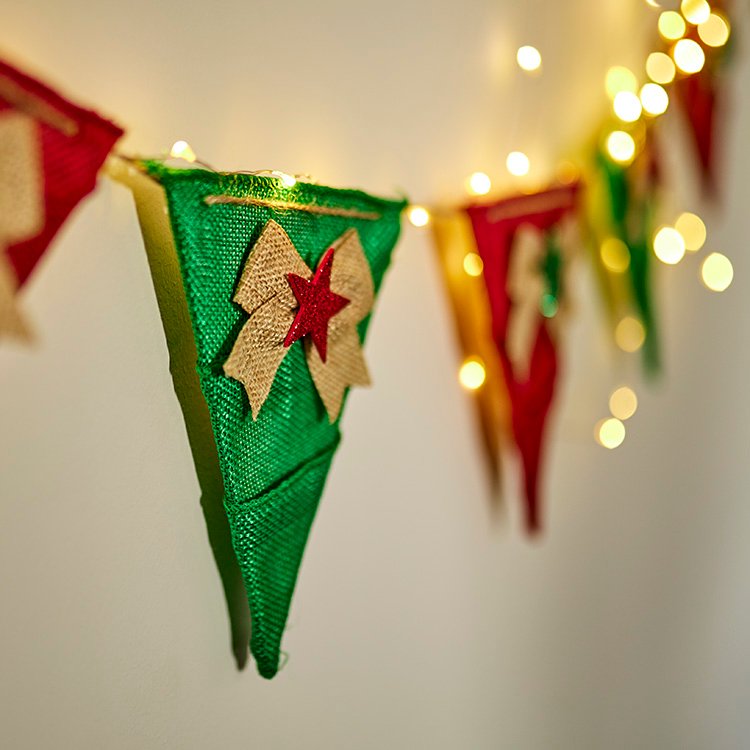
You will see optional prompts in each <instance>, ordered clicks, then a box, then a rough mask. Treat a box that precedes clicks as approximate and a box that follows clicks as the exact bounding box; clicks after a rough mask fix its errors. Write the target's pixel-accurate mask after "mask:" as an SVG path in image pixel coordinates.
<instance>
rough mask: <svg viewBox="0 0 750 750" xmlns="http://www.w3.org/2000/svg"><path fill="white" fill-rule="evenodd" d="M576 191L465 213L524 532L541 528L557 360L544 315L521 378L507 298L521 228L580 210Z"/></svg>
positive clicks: (543, 225) (547, 225) (545, 225)
mask: <svg viewBox="0 0 750 750" xmlns="http://www.w3.org/2000/svg"><path fill="white" fill-rule="evenodd" d="M577 194H578V186H577V185H576V186H572V187H562V188H554V189H551V190H547V191H544V192H541V193H536V194H533V195H523V196H518V197H514V198H508V199H505V200H502V201H498V202H497V203H493V204H489V205H474V206H469V207H468V208H467V212H468V214H469V217H470V219H471V223H472V226H473V228H474V234H475V236H476V243H477V248H478V250H479V254H480V256H481V258H482V261H483V263H484V274H483V275H484V280H485V284H486V286H487V294H488V297H489V301H490V309H491V313H492V335H493V337H494V340H495V344H496V346H497V349H498V352H499V354H500V360H501V362H502V367H503V373H504V376H505V381H506V386H507V390H508V398H509V401H510V410H511V427H512V431H513V438H514V440H515V443H516V446H517V447H518V452H519V454H520V457H521V463H522V465H523V474H524V488H525V504H524V520H525V525H526V529H527V531H528V532H529V533H530V534H534V533H536V532H538V531H540V529H541V517H540V507H539V505H540V503H539V475H540V466H541V462H542V454H543V443H544V429H545V425H546V422H547V415H548V413H549V410H550V406H551V405H552V400H553V397H554V392H555V381H556V379H557V371H558V358H557V351H556V347H555V343H554V339H553V337H552V335H551V331H550V323H549V320H548V319H547V318H545V317H544V316H543V315H542V314H541V312H540V313H539V322H538V328H537V332H536V337H535V340H534V345H533V350H532V353H531V360H530V363H529V368H528V373H527V376H526V377H525V378H521V377H520V376H519V374H518V373H517V372H516V370H515V368H514V366H513V363H512V361H511V358H510V356H509V353H508V322H509V320H510V316H511V313H512V309H513V301H512V299H511V297H510V295H509V294H508V274H509V270H510V267H511V257H512V253H513V251H514V239H515V236H516V233H517V231H518V229H519V228H520V227H521V226H522V225H530V226H532V227H535V228H537V229H539V230H541V231H547V230H549V229H551V228H552V227H554V226H555V225H557V224H558V223H559V222H560V221H561V220H562V219H563V218H564V217H565V216H566V215H567V214H568V213H570V212H571V211H574V210H575V208H576V202H577Z"/></svg>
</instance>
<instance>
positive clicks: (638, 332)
mask: <svg viewBox="0 0 750 750" xmlns="http://www.w3.org/2000/svg"><path fill="white" fill-rule="evenodd" d="M645 340H646V331H645V330H644V328H643V323H641V321H640V320H638V319H637V318H632V317H630V316H627V317H625V318H623V319H622V320H621V321H620V322H619V323H618V324H617V327H616V328H615V343H616V344H617V346H619V347H620V349H622V350H623V351H624V352H628V353H629V354H632V353H633V352H637V351H638V350H639V349H640V348H641V347H642V346H643V342H644V341H645Z"/></svg>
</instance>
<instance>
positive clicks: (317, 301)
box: [284, 247, 350, 362]
mask: <svg viewBox="0 0 750 750" xmlns="http://www.w3.org/2000/svg"><path fill="white" fill-rule="evenodd" d="M332 265H333V248H332V247H331V248H329V249H328V250H326V253H325V255H324V256H323V257H322V259H321V261H320V263H319V264H318V270H317V271H315V275H314V276H313V277H312V279H309V280H308V279H305V278H303V277H302V276H297V274H296V273H288V274H287V275H286V278H287V281H288V282H289V286H290V287H292V292H293V293H294V296H295V297H296V298H297V302H299V309H298V310H297V315H296V316H295V318H294V323H292V327H291V328H290V329H289V333H287V335H286V338H285V339H284V346H287V347H288V346H291V345H292V344H293V343H294V342H295V341H297V340H299V339H301V338H303V337H304V336H307V335H308V334H309V335H310V337H311V338H312V342H313V344H315V348H316V349H317V350H318V354H319V355H320V358H321V359H322V360H323V362H325V361H326V349H327V346H328V321H329V320H330V319H331V318H332V317H333V316H334V315H336V313H338V312H340V311H341V310H342V309H343V308H345V307H346V306H347V305H348V304H349V301H350V300H348V299H347V298H346V297H342V296H341V295H340V294H336V293H335V292H332V291H331V266H332Z"/></svg>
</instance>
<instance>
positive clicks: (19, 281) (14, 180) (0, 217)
mask: <svg viewBox="0 0 750 750" xmlns="http://www.w3.org/2000/svg"><path fill="white" fill-rule="evenodd" d="M121 135H122V130H120V128H118V127H117V126H116V125H113V124H112V123H111V122H108V121H107V120H104V119H103V118H101V117H99V115H97V114H96V113H94V112H91V111H89V110H86V109H82V108H80V107H78V106H76V105H75V104H72V103H71V102H69V101H68V100H66V99H64V98H63V97H61V96H60V95H59V94H57V93H55V92H54V91H52V90H51V89H49V88H48V87H47V86H45V85H44V84H42V83H40V82H39V81H37V80H35V79H33V78H31V77H30V76H27V75H26V74H24V73H21V72H20V71H19V70H16V69H15V68H13V67H11V66H10V65H8V64H7V63H5V62H3V61H2V60H0V336H1V335H2V334H3V333H7V334H10V335H17V336H19V337H23V336H24V335H26V334H27V331H26V329H25V327H24V326H23V323H22V321H21V319H20V317H19V316H18V314H17V311H16V310H15V305H14V297H15V293H16V291H17V290H18V289H19V288H20V287H21V286H22V285H23V284H24V283H25V282H26V280H27V279H28V277H29V275H30V274H31V272H32V271H33V270H34V267H35V266H36V265H37V263H38V262H39V260H40V259H41V257H42V255H43V254H44V252H45V250H46V249H47V247H48V245H49V243H50V241H51V240H52V238H53V237H54V236H55V234H56V233H57V231H58V230H59V229H60V227H61V226H62V224H63V222H64V221H65V219H67V217H68V215H69V214H70V212H71V211H72V210H73V209H74V208H75V207H76V205H77V204H78V203H79V201H80V200H81V199H82V198H83V197H85V196H86V195H87V194H88V193H90V192H91V191H92V190H93V189H94V186H95V185H96V176H97V173H98V171H99V168H100V167H101V166H102V164H103V162H104V160H105V159H106V158H107V155H108V154H109V152H110V151H111V149H112V147H113V146H114V144H115V142H116V141H117V139H118V138H119V137H120V136H121Z"/></svg>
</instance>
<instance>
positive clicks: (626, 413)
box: [609, 385, 638, 421]
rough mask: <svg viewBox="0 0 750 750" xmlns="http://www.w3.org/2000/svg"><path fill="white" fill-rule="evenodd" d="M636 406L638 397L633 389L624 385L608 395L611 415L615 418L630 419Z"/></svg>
mask: <svg viewBox="0 0 750 750" xmlns="http://www.w3.org/2000/svg"><path fill="white" fill-rule="evenodd" d="M637 408H638V397H637V396H636V395H635V391H634V390H633V389H632V388H628V386H626V385H623V386H621V387H620V388H618V389H617V390H615V391H613V392H612V395H611V396H610V397H609V410H610V411H611V412H612V416H613V417H617V419H621V420H623V421H624V420H626V419H630V417H632V416H633V414H635V412H636V409H637Z"/></svg>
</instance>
